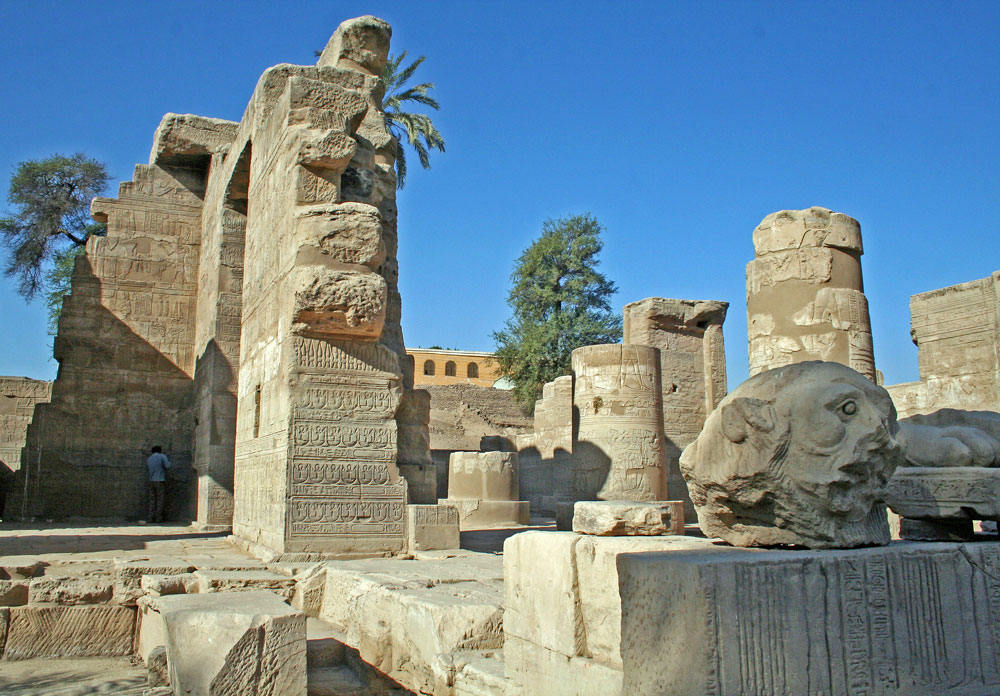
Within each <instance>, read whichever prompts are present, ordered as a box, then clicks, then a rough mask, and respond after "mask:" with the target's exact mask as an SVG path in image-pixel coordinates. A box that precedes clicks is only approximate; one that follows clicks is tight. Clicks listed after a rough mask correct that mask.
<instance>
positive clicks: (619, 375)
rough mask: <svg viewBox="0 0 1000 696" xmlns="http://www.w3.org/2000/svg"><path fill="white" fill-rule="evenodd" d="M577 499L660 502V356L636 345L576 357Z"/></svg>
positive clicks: (590, 349) (589, 350)
mask: <svg viewBox="0 0 1000 696" xmlns="http://www.w3.org/2000/svg"><path fill="white" fill-rule="evenodd" d="M572 362H573V379H574V382H573V384H574V386H573V408H574V410H575V411H576V412H578V413H579V428H578V430H577V436H576V441H575V442H574V443H573V467H574V471H573V476H574V479H575V482H574V486H573V487H574V497H575V498H576V499H577V500H580V499H583V500H587V499H593V498H599V499H602V500H663V499H664V498H665V497H666V494H667V482H666V469H665V465H666V452H665V450H664V436H663V411H662V389H661V387H660V370H659V367H660V356H659V351H658V350H657V349H656V348H652V347H650V346H639V345H620V344H613V345H598V346H585V347H583V348H577V349H576V350H574V351H573V356H572Z"/></svg>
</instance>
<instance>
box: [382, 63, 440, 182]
mask: <svg viewBox="0 0 1000 696" xmlns="http://www.w3.org/2000/svg"><path fill="white" fill-rule="evenodd" d="M405 58H406V51H403V52H402V53H400V54H399V55H397V56H389V60H388V61H386V64H385V70H383V71H382V82H383V84H384V85H385V96H384V97H382V110H383V111H384V112H385V125H386V127H387V128H388V129H389V132H390V133H392V134H393V135H394V136H395V138H396V142H397V143H398V144H399V146H398V147H397V148H396V188H400V189H401V188H403V184H404V182H405V181H406V154H405V152H404V151H403V146H402V144H403V134H404V133H405V134H406V139H407V142H409V143H410V147H412V148H413V149H414V150H415V151H416V153H417V157H419V158H420V164H421V165H423V167H424V169H430V168H431V163H430V155H429V152H428V149H429V148H430V149H434V150H439V151H441V152H444V138H443V137H442V136H441V134H440V133H439V132H438V129H437V128H435V127H434V124H433V123H432V122H431V119H430V117H429V116H427V115H426V114H415V113H410V112H408V111H403V108H404V106H405V104H406V102H414V103H417V104H423V105H424V106H429V107H430V108H432V109H435V110H437V109H439V108H440V107H439V106H438V103H437V100H436V99H434V98H433V97H430V96H428V95H427V92H428V91H429V90H431V89H433V88H434V83H433V82H425V83H423V84H421V85H416V86H415V87H407V88H405V89H404V85H405V84H406V82H407V81H408V80H409V79H410V78H411V77H413V73H414V72H415V71H416V69H417V67H418V66H419V65H420V64H421V63H423V62H424V59H425V58H426V56H420V57H419V58H417V59H416V60H415V61H413V62H412V63H410V65H408V66H407V67H405V68H403V69H400V66H401V65H402V64H403V60H404V59H405Z"/></svg>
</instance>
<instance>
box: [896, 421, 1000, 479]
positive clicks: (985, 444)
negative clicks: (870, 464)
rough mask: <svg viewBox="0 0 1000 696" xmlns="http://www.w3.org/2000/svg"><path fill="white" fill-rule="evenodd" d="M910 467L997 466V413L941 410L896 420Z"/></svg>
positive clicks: (999, 457)
mask: <svg viewBox="0 0 1000 696" xmlns="http://www.w3.org/2000/svg"><path fill="white" fill-rule="evenodd" d="M896 439H897V440H899V444H900V445H901V446H902V447H903V457H904V458H905V459H906V462H907V464H908V465H910V466H925V467H965V466H990V467H995V466H1000V413H994V412H991V411H960V410H957V409H952V408H945V409H940V410H938V411H935V412H934V413H930V414H918V415H914V416H911V417H909V418H906V419H903V420H900V421H899V433H898V434H897V436H896Z"/></svg>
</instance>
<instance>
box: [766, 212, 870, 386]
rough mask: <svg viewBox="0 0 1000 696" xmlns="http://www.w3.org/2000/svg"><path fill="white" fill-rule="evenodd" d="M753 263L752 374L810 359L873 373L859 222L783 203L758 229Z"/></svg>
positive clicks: (839, 215)
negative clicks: (796, 208) (779, 209)
mask: <svg viewBox="0 0 1000 696" xmlns="http://www.w3.org/2000/svg"><path fill="white" fill-rule="evenodd" d="M753 245H754V253H755V255H756V258H755V259H754V260H753V261H751V262H750V263H749V264H747V331H748V334H749V336H748V337H749V350H750V374H751V376H752V375H755V374H757V373H758V372H763V371H765V370H770V369H771V368H774V367H780V366H782V365H789V364H791V363H797V362H804V361H807V360H827V361H831V362H839V363H841V364H843V365H847V366H849V367H851V368H853V369H855V370H857V371H858V372H860V373H861V374H863V375H865V376H866V377H868V378H869V379H871V380H872V381H874V380H875V359H874V356H873V353H872V333H871V322H870V321H869V319H868V301H867V300H866V299H865V295H864V283H863V282H862V279H861V254H862V253H864V250H863V249H862V246H861V226H860V225H859V224H858V221H857V220H855V219H854V218H851V217H848V216H847V215H844V214H843V213H834V212H832V211H830V210H827V209H826V208H820V207H813V208H809V209H807V210H782V211H780V212H777V213H772V214H770V215H768V216H767V217H766V218H764V220H763V221H762V222H761V223H760V224H759V225H758V226H757V229H755V230H754V233H753Z"/></svg>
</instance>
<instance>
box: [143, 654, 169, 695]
mask: <svg viewBox="0 0 1000 696" xmlns="http://www.w3.org/2000/svg"><path fill="white" fill-rule="evenodd" d="M169 685H170V671H169V667H168V665H167V647H166V646H165V645H157V646H156V647H155V648H153V650H152V651H151V652H150V653H149V657H148V658H147V659H146V686H149V687H150V688H152V687H156V686H169Z"/></svg>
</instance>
